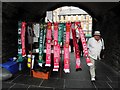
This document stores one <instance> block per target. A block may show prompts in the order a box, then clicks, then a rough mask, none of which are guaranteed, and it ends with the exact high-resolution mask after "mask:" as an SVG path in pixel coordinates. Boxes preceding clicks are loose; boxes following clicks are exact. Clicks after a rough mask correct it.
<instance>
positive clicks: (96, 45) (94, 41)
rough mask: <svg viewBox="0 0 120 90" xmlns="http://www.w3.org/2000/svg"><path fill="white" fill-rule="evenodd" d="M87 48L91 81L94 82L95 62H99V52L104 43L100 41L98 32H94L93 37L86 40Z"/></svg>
mask: <svg viewBox="0 0 120 90" xmlns="http://www.w3.org/2000/svg"><path fill="white" fill-rule="evenodd" d="M87 46H88V53H89V57H90V60H91V62H92V64H93V65H92V66H90V75H91V81H95V80H96V79H95V77H96V74H95V60H100V52H101V50H102V49H105V47H104V41H103V39H102V40H101V34H100V31H95V32H94V36H93V37H91V38H90V39H89V40H88V42H87Z"/></svg>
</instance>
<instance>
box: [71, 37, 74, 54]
mask: <svg viewBox="0 0 120 90" xmlns="http://www.w3.org/2000/svg"><path fill="white" fill-rule="evenodd" d="M70 46H71V52H74V50H73V47H74V46H73V39H70Z"/></svg>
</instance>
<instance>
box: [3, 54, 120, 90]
mask: <svg viewBox="0 0 120 90" xmlns="http://www.w3.org/2000/svg"><path fill="white" fill-rule="evenodd" d="M81 62H82V71H77V72H76V71H75V60H74V54H73V53H71V63H70V68H71V72H70V74H65V73H64V72H63V71H62V74H61V77H60V73H59V72H52V74H51V76H50V79H48V80H43V79H38V78H33V77H31V76H30V75H29V70H24V71H22V72H19V73H17V74H16V75H14V76H13V78H11V79H9V80H7V81H3V82H2V88H3V90H7V89H9V90H16V89H19V88H20V89H22V90H32V89H39V90H84V89H88V90H99V89H100V90H101V89H105V90H108V89H109V90H115V89H116V90H118V84H119V83H120V80H119V79H120V74H118V73H117V72H115V71H114V70H112V69H111V68H110V67H109V66H107V65H106V64H104V63H103V62H101V61H97V62H96V76H97V80H96V82H94V83H92V82H91V81H90V74H89V68H88V66H87V65H86V63H85V59H84V58H83V57H81Z"/></svg>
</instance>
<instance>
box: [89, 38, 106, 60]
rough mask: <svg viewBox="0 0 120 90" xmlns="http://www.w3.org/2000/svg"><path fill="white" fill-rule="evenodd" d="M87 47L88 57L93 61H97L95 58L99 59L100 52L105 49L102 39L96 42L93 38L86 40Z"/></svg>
mask: <svg viewBox="0 0 120 90" xmlns="http://www.w3.org/2000/svg"><path fill="white" fill-rule="evenodd" d="M87 46H88V53H89V56H90V57H91V58H93V59H95V60H97V58H99V59H100V52H101V50H102V49H105V47H104V41H103V39H102V40H101V39H100V40H99V41H97V40H95V38H94V37H92V38H90V39H89V40H88V43H87Z"/></svg>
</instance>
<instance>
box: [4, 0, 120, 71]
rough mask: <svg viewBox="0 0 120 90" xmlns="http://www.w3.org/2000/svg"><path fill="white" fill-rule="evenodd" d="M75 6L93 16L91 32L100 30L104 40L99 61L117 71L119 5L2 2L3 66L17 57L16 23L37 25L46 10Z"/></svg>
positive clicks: (119, 66)
mask: <svg viewBox="0 0 120 90" xmlns="http://www.w3.org/2000/svg"><path fill="white" fill-rule="evenodd" d="M62 6H76V7H79V8H81V9H83V10H85V11H86V12H88V13H89V14H90V15H91V16H92V17H93V31H95V30H100V31H101V34H102V37H103V38H104V41H105V58H104V60H102V61H103V62H104V63H105V64H107V65H110V66H111V67H112V68H113V69H115V70H116V71H120V37H119V35H120V31H119V30H120V13H119V11H120V2H118V3H117V2H103V3H102V2H101V3H98V2H91V3H89V2H75V3H73V2H66V3H65V2H39V3H38V2H2V63H4V62H6V61H7V59H8V58H9V57H13V56H16V55H17V43H18V41H17V40H18V38H17V28H18V26H17V25H18V21H20V20H21V21H26V22H27V21H29V22H39V21H40V19H41V18H44V17H45V16H46V11H49V10H54V9H56V8H58V7H62Z"/></svg>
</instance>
